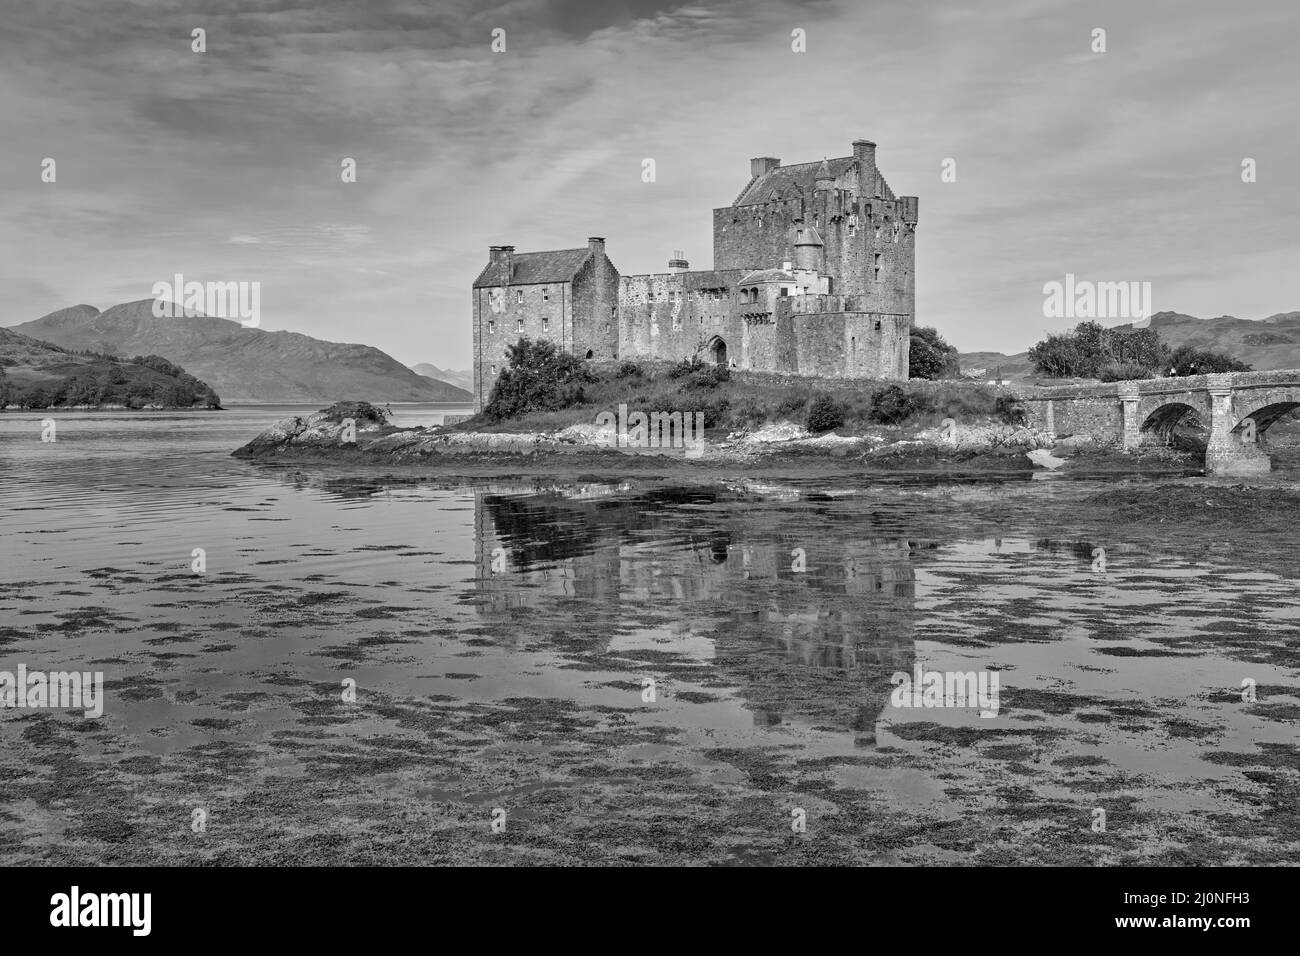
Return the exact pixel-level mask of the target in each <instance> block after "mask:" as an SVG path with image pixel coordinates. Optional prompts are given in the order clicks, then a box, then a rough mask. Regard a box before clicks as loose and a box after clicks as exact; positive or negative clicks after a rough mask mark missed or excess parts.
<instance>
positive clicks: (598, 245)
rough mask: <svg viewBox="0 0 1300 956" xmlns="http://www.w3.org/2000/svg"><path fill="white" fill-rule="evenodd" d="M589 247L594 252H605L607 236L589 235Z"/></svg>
mask: <svg viewBox="0 0 1300 956" xmlns="http://www.w3.org/2000/svg"><path fill="white" fill-rule="evenodd" d="M587 248H588V249H590V250H591V251H592V252H599V253H602V254H603V253H604V252H605V237H604V236H588V237H587Z"/></svg>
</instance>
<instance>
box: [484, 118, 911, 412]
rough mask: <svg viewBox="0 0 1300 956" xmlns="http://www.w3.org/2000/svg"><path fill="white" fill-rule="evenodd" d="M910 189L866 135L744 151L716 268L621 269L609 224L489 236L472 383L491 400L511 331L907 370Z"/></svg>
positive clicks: (574, 343) (595, 355) (781, 362)
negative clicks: (579, 235) (802, 157)
mask: <svg viewBox="0 0 1300 956" xmlns="http://www.w3.org/2000/svg"><path fill="white" fill-rule="evenodd" d="M916 221H917V198H916V197H915V196H895V195H894V193H893V191H892V190H891V189H890V188H889V184H888V183H886V182H885V178H884V177H883V176H882V175H881V174H880V171H879V170H878V169H877V168H876V144H875V143H872V142H868V141H867V140H861V139H860V140H856V141H854V143H853V155H852V156H843V157H840V158H838V159H824V160H821V161H820V162H812V163H799V164H797V165H794V166H782V165H781V161H780V160H779V159H773V158H771V157H766V156H764V157H760V158H758V159H751V160H750V164H749V181H748V182H747V183H746V184H745V188H744V189H742V190H741V191H740V195H738V196H737V197H736V199H735V201H734V202H733V203H731V205H729V206H723V207H721V208H719V209H714V210H713V268H712V269H707V270H692V269H691V268H690V266H689V264H688V263H687V262H686V260H685V259H684V258H683V256H682V254H681V253H676V254H675V255H674V256H673V258H672V259H670V260H669V262H668V271H667V272H663V273H655V274H652V275H635V276H621V275H620V274H619V272H618V270H617V269H616V268H615V267H614V264H613V263H612V262H611V261H610V260H609V257H608V256H607V255H606V254H605V240H604V239H603V238H599V237H593V238H591V239H588V240H587V245H586V247H583V248H577V249H557V250H552V251H549V252H523V253H519V252H515V248H514V246H492V247H491V250H490V252H489V254H488V256H489V258H488V264H487V266H486V267H485V268H484V269H483V271H482V272H481V273H479V276H478V278H477V279H475V280H474V288H473V293H474V343H473V349H474V393H475V398H476V400H477V401H478V403H479V405H480V407H481V406H482V404H484V403H486V401H487V398H488V396H489V394H490V393H491V391H492V385H493V383H494V382H495V380H496V376H497V375H498V374H500V372H501V370H502V369H503V368H505V363H506V358H505V354H506V347H507V346H508V345H510V344H513V343H514V342H516V341H517V340H518V339H520V338H522V337H525V336H526V337H529V338H553V339H554V340H555V341H556V342H557V343H558V344H559V345H560V347H561V348H563V349H565V350H566V351H568V352H571V353H573V354H575V355H581V356H585V357H587V358H590V359H594V360H597V361H610V360H614V359H632V360H637V359H662V360H669V361H676V360H679V359H685V358H691V357H692V356H696V355H698V356H700V357H701V358H703V359H704V360H706V361H709V362H714V363H720V364H726V365H728V366H730V367H731V368H735V369H744V370H753V371H766V372H780V373H785V374H789V375H821V376H833V377H841V378H869V379H906V378H907V374H908V367H907V355H908V341H909V333H910V331H911V327H912V321H913V316H914V312H915V305H914V302H915V287H916V268H915V263H916Z"/></svg>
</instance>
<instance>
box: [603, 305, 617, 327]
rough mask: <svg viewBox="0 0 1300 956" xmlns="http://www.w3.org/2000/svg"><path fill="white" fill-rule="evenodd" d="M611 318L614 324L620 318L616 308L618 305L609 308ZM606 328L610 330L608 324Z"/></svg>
mask: <svg viewBox="0 0 1300 956" xmlns="http://www.w3.org/2000/svg"><path fill="white" fill-rule="evenodd" d="M609 318H610V321H611V322H612V321H613V320H614V319H617V318H618V306H616V305H611V306H610V307H609ZM605 327H606V328H609V325H608V323H606V325H605Z"/></svg>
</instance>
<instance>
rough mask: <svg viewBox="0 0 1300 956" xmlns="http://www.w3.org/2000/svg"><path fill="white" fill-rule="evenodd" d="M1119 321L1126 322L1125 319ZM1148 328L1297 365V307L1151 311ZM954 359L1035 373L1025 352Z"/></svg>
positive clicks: (966, 367) (1170, 337)
mask: <svg viewBox="0 0 1300 956" xmlns="http://www.w3.org/2000/svg"><path fill="white" fill-rule="evenodd" d="M1073 327H1074V326H1073V325H1069V326H1065V325H1063V326H1062V328H1061V331H1062V332H1068V331H1069V330H1070V329H1072V328H1073ZM1119 327H1120V328H1124V329H1128V328H1132V326H1131V325H1124V326H1119ZM1151 328H1153V329H1155V330H1156V332H1157V333H1158V334H1159V336H1160V341H1162V342H1164V343H1165V344H1166V345H1168V346H1169V347H1170V348H1171V349H1176V348H1178V347H1179V346H1180V345H1190V346H1193V347H1195V348H1199V349H1208V350H1210V351H1212V352H1225V353H1227V354H1228V355H1231V356H1232V357H1233V358H1236V359H1240V360H1241V361H1243V362H1246V363H1247V364H1249V365H1251V366H1253V367H1254V368H1255V369H1257V370H1258V371H1261V372H1268V371H1272V370H1274V369H1282V368H1300V312H1279V313H1278V314H1277V315H1270V316H1269V317H1268V318H1266V319H1238V318H1236V317H1235V316H1231V315H1221V316H1219V317H1218V318H1214V319H1198V318H1196V316H1194V315H1184V314H1183V313H1181V312H1157V313H1156V314H1155V315H1153V316H1151ZM958 361H959V362H960V363H961V368H962V371H963V372H970V371H971V370H972V369H981V368H982V369H985V370H987V373H988V377H989V378H992V377H993V374H994V372H995V371H996V370H997V368H998V366H1001V367H1002V371H1003V374H1004V375H1005V376H1006V377H1007V378H1009V379H1011V380H1012V381H1027V380H1029V379H1032V378H1035V377H1036V375H1035V373H1034V370H1033V363H1032V362H1030V361H1029V353H1028V352H1017V353H1016V354H1015V355H1004V354H1003V353H1001V352H963V353H962V354H961V355H959V356H958ZM981 377H982V376H981Z"/></svg>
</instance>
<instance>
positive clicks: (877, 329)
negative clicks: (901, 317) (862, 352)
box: [876, 319, 880, 332]
mask: <svg viewBox="0 0 1300 956" xmlns="http://www.w3.org/2000/svg"><path fill="white" fill-rule="evenodd" d="M876 331H877V332H879V331H880V320H879V319H876Z"/></svg>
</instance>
